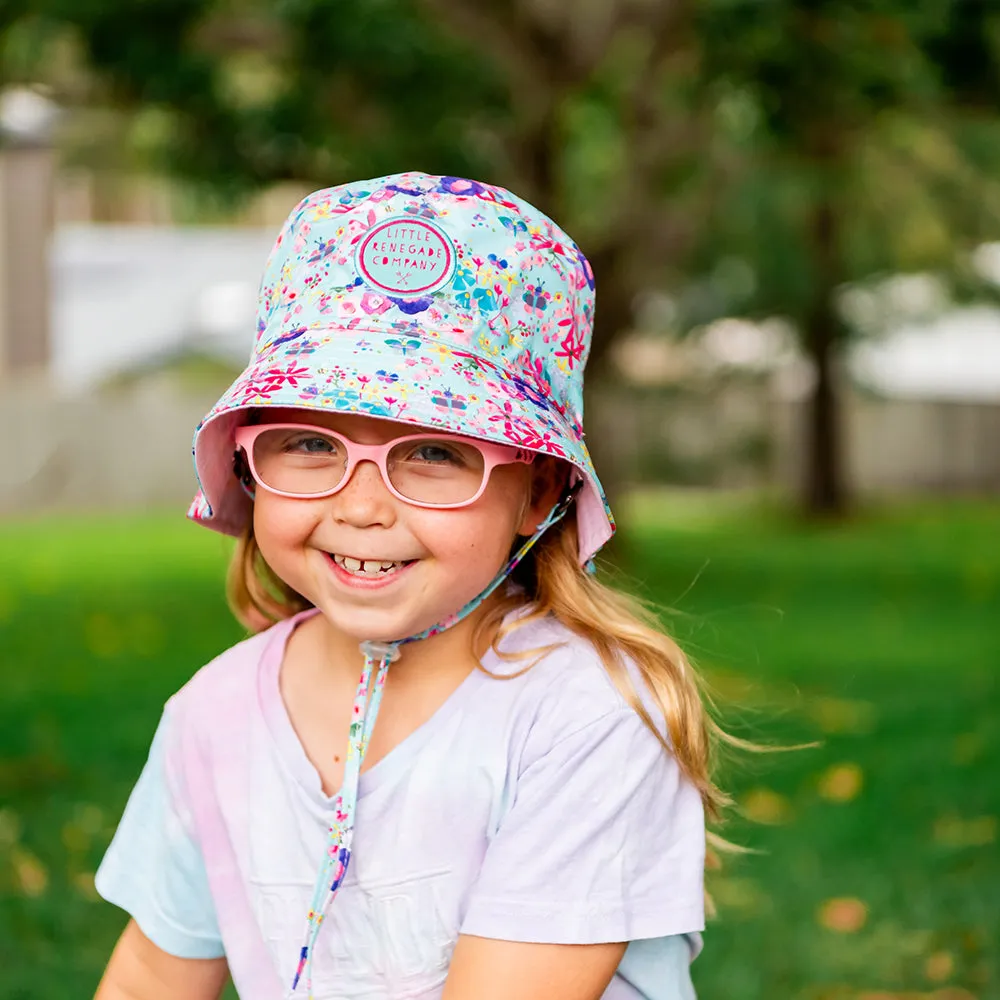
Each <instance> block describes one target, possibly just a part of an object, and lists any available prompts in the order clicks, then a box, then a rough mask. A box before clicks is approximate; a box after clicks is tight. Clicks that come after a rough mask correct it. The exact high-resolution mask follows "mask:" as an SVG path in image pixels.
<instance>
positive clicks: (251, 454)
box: [234, 424, 535, 508]
mask: <svg viewBox="0 0 1000 1000" xmlns="http://www.w3.org/2000/svg"><path fill="white" fill-rule="evenodd" d="M234 437H235V440H236V444H237V446H238V447H239V448H242V449H243V452H244V454H245V455H246V461H247V464H248V465H249V467H250V474H251V475H252V476H253V478H254V480H255V481H256V482H257V483H258V484H260V485H261V486H263V487H264V489H266V490H269V491H270V492H271V493H276V494H278V496H283V497H296V498H300V499H304V498H312V499H316V498H319V497H328V496H332V495H333V494H334V493H336V492H337V491H338V490H341V489H343V488H344V487H345V486H346V485H347V483H348V481H349V480H350V478H351V473H352V472H353V471H354V468H355V466H356V465H357V464H358V462H374V463H375V465H377V466H378V469H379V472H381V474H382V481H383V482H384V483H385V485H386V487H387V488H388V489H389V492H390V493H392V494H393V496H396V497H398V498H399V499H400V500H404V501H405V502H406V503H410V504H414V505H415V506H417V507H438V508H441V507H466V506H468V505H469V504H471V503H475V501H476V500H478V499H479V497H480V496H482V494H483V490H485V489H486V484H487V483H488V482H489V478H490V473H491V472H492V471H493V469H494V468H496V466H498V465H512V464H514V463H516V462H523V463H524V464H526V465H530V464H531V463H532V462H533V461H534V458H535V454H534V452H530V451H525V450H524V449H523V448H516V447H514V446H513V445H504V444H493V443H492V442H488V441H476V440H474V439H472V438H466V437H459V436H458V435H456V434H427V433H424V434H413V435H410V436H408V437H401V438H396V439H395V440H393V441H387V442H386V443H385V444H374V445H372V444H358V443H357V442H356V441H352V440H351V439H350V438H347V437H344V435H343V434H338V433H337V432H336V431H331V430H328V429H327V428H325V427H316V426H315V425H312V424H260V425H257V424H255V425H250V426H245V427H238V428H237V429H236V433H235V435H234ZM238 458H239V453H237V460H238Z"/></svg>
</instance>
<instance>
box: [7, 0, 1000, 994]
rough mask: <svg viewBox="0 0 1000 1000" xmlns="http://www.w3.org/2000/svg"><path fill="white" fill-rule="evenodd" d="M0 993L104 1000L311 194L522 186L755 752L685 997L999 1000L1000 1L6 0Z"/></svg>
mask: <svg viewBox="0 0 1000 1000" xmlns="http://www.w3.org/2000/svg"><path fill="white" fill-rule="evenodd" d="M0 136H2V138H0V998H2V1000H26V998H31V1000H49V998H53V1000H54V998H56V997H58V998H60V1000H64V998H67V997H89V996H91V995H92V994H93V990H94V988H95V986H96V984H97V981H98V978H99V976H100V973H101V970H102V968H103V965H104V963H105V962H106V960H107V957H108V955H109V953H110V949H111V947H112V944H113V941H114V940H115V937H116V936H117V934H118V933H119V932H120V930H121V927H122V926H123V924H124V919H125V918H124V916H123V914H121V913H120V912H118V911H116V910H114V908H112V907H110V906H108V905H105V904H103V903H101V902H100V901H99V900H98V899H97V897H96V896H95V893H94V889H93V872H94V869H95V867H96V865H97V863H98V862H99V860H100V857H101V855H102V853H103V850H104V848H105V847H106V845H107V843H108V842H109V840H110V837H111V834H112V832H113V830H114V826H115V824H116V822H117V819H118V817H119V816H120V813H121V809H122V807H123V805H124V802H125V799H126V797H127V795H128V792H129V789H130V788H131V785H132V783H133V782H134V780H135V778H136V776H137V774H138V771H139V769H140V767H141V765H142V761H143V760H144V756H145V753H146V750H147V748H148V744H149V740H150V738H151V736H152V732H153V728H154V725H155V722H156V719H157V717H158V714H159V711H160V708H161V706H162V704H163V702H164V700H165V699H166V698H167V697H168V696H169V695H170V693H172V692H173V691H174V690H176V688H177V687H179V686H180V685H181V684H182V683H183V682H184V681H185V680H186V679H187V678H188V677H189V676H190V675H191V674H192V673H193V672H194V671H195V670H196V669H198V667H199V666H201V665H202V664H203V663H204V662H206V661H207V660H208V659H210V658H211V657H212V656H213V655H215V654H216V653H217V652H218V651H220V650H221V649H222V648H224V647H225V646H227V645H228V644H231V643H232V642H234V641H236V640H237V639H239V638H240V637H241V631H240V628H239V626H238V625H237V624H236V623H235V622H234V621H233V620H232V618H231V616H230V615H229V613H228V611H227V610H226V607H225V601H224V597H223V572H224V567H225V564H226V559H227V555H228V551H229V548H228V546H229V543H228V542H227V541H226V540H225V539H222V538H220V537H217V536H215V535H213V534H211V533H209V532H206V531H203V530H200V529H198V528H196V527H194V526H193V525H190V524H188V523H186V522H185V521H184V518H183V511H184V508H185V504H186V502H187V500H188V498H189V496H190V494H191V492H192V489H193V476H192V474H191V470H190V465H189V442H190V435H191V432H192V429H193V427H194V425H195V423H196V422H197V420H198V419H199V417H200V416H201V415H202V413H203V412H204V411H205V410H206V409H207V407H208V406H209V405H210V404H211V403H212V402H213V401H214V400H215V398H216V396H217V395H218V394H219V392H220V391H221V390H222V388H223V387H224V386H225V385H226V384H228V381H229V380H230V379H231V377H232V376H233V375H234V374H235V373H236V372H237V371H238V370H239V369H240V368H241V367H242V363H243V361H244V360H245V358H246V357H247V356H248V354H249V348H250V343H251V338H252V326H253V310H254V298H255V294H256V285H257V282H258V280H259V276H260V272H261V269H262V266H263V261H264V257H265V255H266V253H267V250H268V248H269V245H270V243H271V240H272V239H273V237H274V234H275V233H276V231H277V227H278V226H279V225H280V223H281V221H282V219H283V218H284V216H285V215H286V213H287V212H288V211H289V210H290V208H291V207H292V206H293V205H294V204H295V202H296V201H297V200H298V198H299V197H300V196H301V195H302V194H304V193H306V192H307V191H309V190H312V189H313V188H316V187H320V186H324V185H327V184H332V183H338V182H342V181H346V180H357V179H360V178H366V177H375V176H379V175H381V174H384V173H388V172H393V171H397V170H400V169H422V170H427V171H429V172H434V173H444V174H455V175H460V176H474V177H476V178H479V179H482V180H488V181H491V182H495V183H500V184H504V185H506V186H508V187H510V188H512V189H513V190H515V191H516V192H518V193H519V194H521V195H523V196H525V197H527V198H528V199H529V200H531V201H533V202H534V203H535V204H537V205H538V206H540V207H542V208H543V209H545V210H546V211H548V212H549V214H551V215H552V216H554V217H555V218H556V219H557V220H558V221H559V222H560V223H561V224H562V225H563V226H564V227H565V228H566V229H567V230H568V231H569V232H570V233H571V234H572V235H573V236H574V238H575V239H576V240H577V241H578V242H579V243H580V245H581V246H582V247H583V249H584V250H585V252H586V253H587V254H588V256H589V257H590V259H591V260H592V262H593V264H594V268H595V271H596V275H597V282H598V285H597V287H598V313H597V331H596V334H595V340H594V347H593V352H592V355H591V359H590V363H589V367H588V380H589V381H588V402H587V407H588V413H587V424H588V440H589V441H591V442H592V446H593V450H594V452H595V454H596V457H597V463H598V467H599V468H601V469H602V472H603V474H604V477H605V480H606V482H607V484H608V486H609V491H610V493H611V495H612V500H613V503H614V505H615V507H616V509H617V510H618V512H619V520H620V522H621V531H620V534H619V537H618V539H617V540H616V542H615V544H614V545H613V546H612V547H611V549H610V550H609V552H608V555H607V557H606V559H605V561H604V564H603V566H602V572H606V573H609V574H617V576H618V577H619V579H620V580H621V581H622V582H623V585H625V586H627V587H630V588H631V589H634V590H635V591H637V592H638V593H640V594H642V595H643V596H645V597H647V598H649V599H650V600H653V601H656V602H657V603H658V604H660V605H662V606H663V607H664V608H665V610H664V621H665V623H666V624H667V626H668V627H669V628H670V629H671V630H673V631H674V632H675V633H676V634H677V635H678V637H679V638H680V639H681V640H682V641H683V642H684V643H685V645H686V647H687V649H688V650H689V651H690V652H691V654H692V655H693V656H694V657H695V658H696V659H697V661H698V662H699V663H700V665H701V668H702V670H703V672H704V673H705V675H706V677H707V678H708V680H709V682H710V685H711V688H712V690H713V691H714V693H715V698H716V701H717V703H718V708H719V713H720V717H721V718H722V720H723V722H724V723H725V724H726V725H727V727H728V728H729V729H730V730H732V731H734V732H735V733H737V734H739V735H741V736H744V737H748V738H750V739H753V740H756V741H759V742H763V743H769V744H775V745H785V746H787V745H791V744H800V743H810V744H814V745H813V746H812V747H811V748H810V749H803V750H796V751H792V752H784V753H772V754H762V755H749V754H734V755H730V756H729V757H727V758H726V759H724V760H723V761H721V772H720V777H721V780H722V782H723V784H724V785H725V786H726V787H727V788H728V789H730V790H731V792H732V793H733V795H734V797H735V800H736V808H735V809H734V810H733V811H732V815H731V819H730V821H729V823H728V825H727V826H726V828H725V830H724V832H725V834H726V835H727V836H728V837H729V838H730V839H732V840H734V841H736V842H737V843H740V844H743V845H745V846H747V847H750V848H752V849H753V851H754V853H750V854H747V855H745V856H742V857H729V858H727V860H726V862H725V865H724V867H723V868H722V870H721V871H718V872H713V873H711V875H710V880H709V885H710V888H711V891H712V894H713V897H714V899H715V903H716V908H717V914H716V916H715V917H714V918H713V919H712V920H711V921H710V924H709V928H708V931H707V933H706V950H705V952H704V955H703V957H701V958H699V960H698V961H697V962H696V963H695V966H694V976H695V981H696V985H697V987H698V990H699V996H700V997H702V998H703V1000H765V998H766V1000H785V998H790V1000H900V998H906V1000H997V998H1000V855H998V849H997V832H998V831H997V823H998V816H1000V780H998V778H997V774H998V770H1000V735H998V722H1000V713H998V709H1000V693H998V685H997V679H996V677H997V668H998V660H1000V505H998V503H997V499H998V493H1000V308H998V305H997V299H998V288H1000V10H998V8H997V6H996V4H995V3H994V2H992V0H866V2H847V0H811V2H808V3H807V2H795V0H573V2H570V0H562V2H560V0H476V2H474V3H468V2H465V0H3V2H0Z"/></svg>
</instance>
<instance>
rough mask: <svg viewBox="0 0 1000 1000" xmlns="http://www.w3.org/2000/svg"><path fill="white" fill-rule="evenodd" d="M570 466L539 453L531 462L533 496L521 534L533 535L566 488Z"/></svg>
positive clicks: (520, 529) (522, 524)
mask: <svg viewBox="0 0 1000 1000" xmlns="http://www.w3.org/2000/svg"><path fill="white" fill-rule="evenodd" d="M568 472H569V468H568V466H567V465H566V463H565V462H560V461H559V459H557V458H553V457H552V456H551V455H539V456H538V458H536V459H535V461H534V462H532V464H531V497H530V499H529V501H528V505H527V507H526V508H525V511H524V517H523V518H522V519H521V524H520V525H519V526H518V529H517V533H518V534H519V535H533V534H534V533H535V530H536V529H537V528H538V525H539V524H541V523H542V521H543V520H545V516H546V515H547V514H548V513H549V511H550V510H552V508H553V507H554V506H555V505H556V503H557V502H558V501H559V499H560V497H561V496H562V495H563V493H564V492H565V490H566V482H567V476H568Z"/></svg>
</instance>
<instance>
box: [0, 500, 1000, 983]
mask: <svg viewBox="0 0 1000 1000" xmlns="http://www.w3.org/2000/svg"><path fill="white" fill-rule="evenodd" d="M624 520H626V521H627V522H628V524H629V526H630V527H629V530H628V531H623V536H622V540H621V545H620V548H619V553H618V555H619V559H620V562H621V564H622V566H624V567H625V568H626V570H627V573H628V579H629V580H630V586H634V587H636V588H637V589H638V590H639V591H640V592H642V593H643V594H645V595H646V596H648V597H649V598H651V599H653V600H656V601H657V602H659V603H662V604H665V605H668V606H669V607H671V608H672V609H673V610H672V611H671V612H670V613H669V614H668V615H667V616H666V619H665V620H666V621H667V622H668V624H669V627H670V628H671V629H672V630H673V631H674V632H675V633H676V634H677V635H678V636H679V637H680V638H681V639H682V640H683V642H684V643H685V645H686V648H687V649H688V650H689V651H690V652H691V654H692V655H693V656H694V657H695V659H696V660H697V661H698V662H699V664H700V665H701V667H702V669H703V671H704V672H705V673H706V674H707V676H708V677H709V680H710V683H711V686H712V688H713V690H714V692H715V694H716V697H717V700H718V702H719V710H720V714H721V717H722V719H723V721H724V722H725V724H726V725H727V726H728V727H729V728H730V729H731V730H733V731H735V732H737V733H738V734H739V735H742V736H749V737H751V738H753V739H755V740H757V741H760V742H764V743H774V744H792V743H802V742H816V743H818V745H817V746H815V747H814V748H812V749H803V750H796V751H793V752H783V753H771V754H764V755H760V756H752V757H751V756H747V755H745V754H744V755H738V756H736V757H735V758H733V759H732V760H728V761H726V762H725V764H724V768H723V772H722V780H723V783H724V784H725V785H726V787H727V788H728V789H729V790H730V791H731V792H732V793H733V794H734V796H735V797H736V800H737V803H738V807H737V809H736V810H734V814H733V819H732V821H731V822H730V823H729V824H728V825H727V827H726V830H725V832H726V835H727V836H728V837H729V838H730V839H732V840H734V841H736V842H738V843H740V844H742V845H745V846H747V847H751V848H754V849H755V850H756V853H752V854H749V855H746V856H743V857H738V858H733V857H730V858H728V859H727V860H726V863H725V865H724V868H723V870H722V872H721V873H716V874H713V876H712V877H711V880H710V887H711V889H712V892H713V895H714V897H715V900H716V903H717V906H718V911H719V912H718V916H717V917H716V918H715V919H713V920H712V921H711V922H710V924H709V929H708V931H707V933H706V936H705V938H706V948H705V952H704V955H703V956H702V958H700V959H699V960H698V962H697V963H696V964H695V967H694V968H695V977H696V983H697V986H698V989H699V996H700V997H701V1000H785V998H789V1000H892V998H906V1000H918V998H926V1000H931V998H933V1000H1000V852H998V849H997V832H998V831H997V822H998V817H1000V780H998V778H997V773H998V770H1000V735H998V720H1000V688H998V684H997V666H998V663H1000V504H998V505H993V506H992V507H991V506H990V505H986V504H974V503H956V504H951V505H947V506H931V505H913V506H908V507H906V508H903V509H898V508H897V509H893V510H891V511H885V512H879V513H870V514H867V515H866V516H864V517H863V518H860V519H858V520H856V521H854V522H852V523H850V524H845V525H833V526H824V527H810V526H805V525H798V524H796V523H795V522H793V521H789V520H788V519H783V518H781V517H779V516H778V515H777V514H776V513H775V512H773V511H770V510H763V509H758V508H756V507H750V506H746V505H745V504H744V505H741V504H736V503H732V502H729V503H727V502H719V501H712V500H709V499H706V498H701V497H697V498H693V499H684V498H678V497H677V496H675V495H670V494H663V495H655V494H648V495H645V496H644V497H642V498H637V499H636V500H635V501H634V502H633V503H632V505H631V510H630V511H629V516H628V517H627V518H625V519H624ZM227 550H228V547H227V543H226V541H225V540H224V539H221V538H219V537H217V536H214V535H212V534H211V533H209V532H206V531H203V530H200V529H198V528H195V527H194V526H192V525H189V524H187V523H186V522H184V520H183V519H182V518H181V517H179V516H177V515H176V514H169V515H166V514H164V515H149V516H143V517H105V518H101V519H98V518H82V517H81V518H76V519H70V518H58V519H36V520H31V521H23V522H7V523H5V524H0V552H2V553H3V554H2V556H0V560H2V564H3V565H2V568H3V573H2V574H0V655H2V668H3V672H2V674H0V677H2V680H0V1000H15V998H17V1000H28V998H30V1000H55V998H59V1000H67V998H70V1000H72V998H76V997H89V996H91V995H92V994H93V989H94V987H95V986H96V983H97V980H98V978H99V975H100V971H101V968H102V966H103V964H104V962H105V961H106V959H107V956H108V954H109V950H110V948H111V945H112V943H113V941H114V939H115V937H116V935H117V933H118V932H119V931H120V929H121V926H122V924H123V916H122V914H120V913H119V912H118V911H116V910H115V909H114V908H113V907H110V906H108V905H106V904H103V903H102V902H100V901H99V900H97V899H96V897H95V896H94V892H93V883H92V873H93V871H94V868H95V867H96V865H97V863H98V861H99V859H100V857H101V854H102V852H103V850H104V848H105V846H106V845H107V843H108V841H109V839H110V837H111V834H112V832H113V830H114V825H115V823H116V821H117V818H118V816H119V815H120V812H121V809H122V806H123V804H124V801H125V798H126V796H127V794H128V791H129V789H130V787H131V785H132V783H133V781H134V780H135V777H136V775H137V773H138V770H139V768H140V767H141V763H142V760H143V759H144V756H145V752H146V750H147V747H148V743H149V739H150V737H151V735H152V732H153V727H154V725H155V723H156V720H157V717H158V715H159V711H160V708H161V706H162V703H163V701H164V700H165V698H166V697H167V696H168V695H169V694H170V693H171V692H172V691H174V690H175V689H176V688H177V687H178V686H180V684H182V683H183V682H184V680H185V679H186V678H187V677H188V676H189V675H190V674H191V673H192V672H193V671H194V670H195V669H197V667H198V666H200V665H201V664H202V663H204V662H205V661H206V660H207V659H208V658H210V657H211V656H212V655H214V653H215V652H217V651H218V650H220V649H222V648H223V647H224V646H226V645H227V644H230V643H231V642H233V641H234V640H236V639H238V638H239V637H240V635H241V631H240V628H239V626H238V625H236V623H235V622H233V621H232V619H231V618H230V616H229V614H228V612H227V611H226V608H225V604H224V600H223V597H222V571H223V567H224V564H225V559H226V554H227Z"/></svg>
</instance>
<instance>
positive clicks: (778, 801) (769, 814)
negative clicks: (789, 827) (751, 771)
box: [742, 788, 792, 826]
mask: <svg viewBox="0 0 1000 1000" xmlns="http://www.w3.org/2000/svg"><path fill="white" fill-rule="evenodd" d="M742 808H743V814H744V815H745V816H746V817H747V819H751V820H753V821H754V822H755V823H767V824H770V825H772V826H773V825H778V824H781V823H787V822H789V820H791V818H792V806H791V803H790V802H789V801H788V799H786V798H785V796H784V795H781V794H779V793H778V792H775V791H773V790H772V789H770V788H751V789H750V791H748V792H747V793H746V795H744V796H743V801H742Z"/></svg>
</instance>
